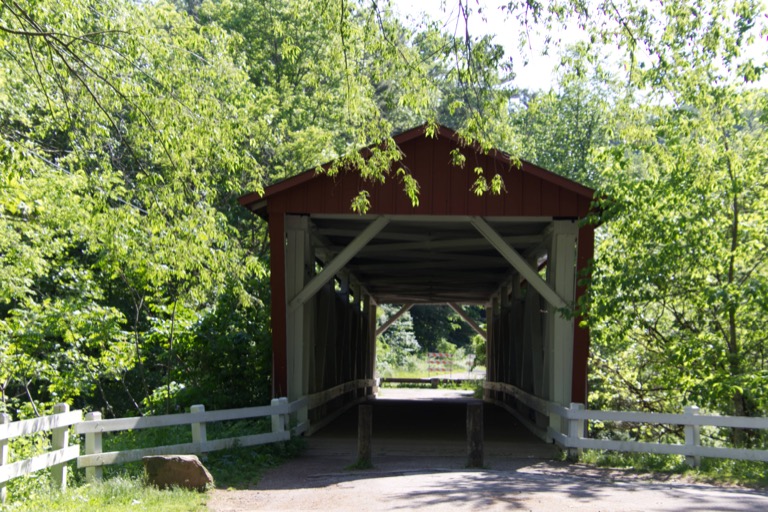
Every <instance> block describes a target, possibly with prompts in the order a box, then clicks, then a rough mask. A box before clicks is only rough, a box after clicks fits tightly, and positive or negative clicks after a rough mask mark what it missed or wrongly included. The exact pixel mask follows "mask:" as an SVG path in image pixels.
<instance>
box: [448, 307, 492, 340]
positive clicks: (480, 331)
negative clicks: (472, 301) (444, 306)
mask: <svg viewBox="0 0 768 512" xmlns="http://www.w3.org/2000/svg"><path fill="white" fill-rule="evenodd" d="M448 305H449V306H450V307H451V309H452V310H454V311H455V312H456V314H457V315H459V316H460V317H461V319H462V320H464V321H465V322H467V325H469V326H470V327H471V328H472V329H473V330H474V331H475V332H476V333H477V334H479V335H480V336H482V337H483V339H485V340H487V339H488V333H487V332H485V331H484V330H483V329H482V328H481V327H480V326H479V325H477V323H476V322H475V321H474V320H472V318H470V316H469V315H468V314H467V313H466V311H464V310H463V309H462V308H461V305H460V304H456V303H455V302H449V303H448Z"/></svg>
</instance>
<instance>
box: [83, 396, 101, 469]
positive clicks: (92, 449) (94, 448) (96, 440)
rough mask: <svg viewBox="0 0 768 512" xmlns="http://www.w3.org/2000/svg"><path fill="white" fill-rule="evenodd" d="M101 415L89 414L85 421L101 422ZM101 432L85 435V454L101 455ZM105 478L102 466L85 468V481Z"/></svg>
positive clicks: (96, 413)
mask: <svg viewBox="0 0 768 512" xmlns="http://www.w3.org/2000/svg"><path fill="white" fill-rule="evenodd" d="M99 420H101V413H100V412H98V411H94V412H89V413H87V414H86V415H85V421H99ZM101 435H102V434H101V432H88V433H87V434H85V454H86V455H93V454H95V453H101V450H102V446H101ZM102 476H104V469H103V468H102V467H101V466H89V467H87V468H85V481H86V482H96V481H99V480H101V478H102Z"/></svg>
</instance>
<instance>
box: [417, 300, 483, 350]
mask: <svg viewBox="0 0 768 512" xmlns="http://www.w3.org/2000/svg"><path fill="white" fill-rule="evenodd" d="M465 311H466V312H467V314H468V315H469V316H470V317H471V318H472V319H473V320H475V321H476V322H477V323H483V322H485V311H484V310H483V309H482V308H479V307H475V306H470V307H466V308H465ZM410 313H411V318H412V319H413V332H414V334H415V335H416V339H417V340H418V342H419V345H421V347H423V349H424V350H425V351H427V352H439V350H437V345H438V343H439V342H440V340H445V341H448V342H450V343H453V344H454V345H457V346H460V347H466V346H469V345H470V344H471V343H472V335H473V334H474V332H475V331H473V330H472V328H471V327H470V326H469V325H467V323H466V322H464V320H462V319H461V317H459V315H457V314H456V313H455V312H454V311H453V310H452V309H450V308H448V307H447V306H415V307H414V308H413V309H411V312H410Z"/></svg>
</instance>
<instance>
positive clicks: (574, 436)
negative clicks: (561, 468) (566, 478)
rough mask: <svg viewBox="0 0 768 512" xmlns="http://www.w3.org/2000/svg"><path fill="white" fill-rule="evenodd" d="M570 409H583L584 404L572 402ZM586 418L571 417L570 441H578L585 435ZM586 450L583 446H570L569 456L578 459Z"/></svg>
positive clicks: (569, 421)
mask: <svg viewBox="0 0 768 512" xmlns="http://www.w3.org/2000/svg"><path fill="white" fill-rule="evenodd" d="M570 409H571V410H572V411H583V410H584V404H577V403H573V402H571V407H570ZM585 423H586V420H579V419H569V420H568V441H576V440H578V439H582V438H583V437H584V432H585V428H584V426H585ZM583 452H584V450H583V449H582V448H568V458H569V459H571V460H578V459H579V457H581V454H582V453H583Z"/></svg>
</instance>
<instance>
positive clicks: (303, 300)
mask: <svg viewBox="0 0 768 512" xmlns="http://www.w3.org/2000/svg"><path fill="white" fill-rule="evenodd" d="M395 141H396V142H397V144H398V146H399V147H400V149H401V151H402V153H403V157H402V160H401V161H400V162H398V163H397V164H395V165H394V166H393V169H397V168H399V167H403V168H405V169H407V170H408V171H409V172H410V173H411V175H412V176H413V177H414V178H415V179H416V180H417V182H418V184H419V186H420V194H419V204H418V206H415V207H414V206H412V204H411V201H410V200H409V199H408V197H407V196H406V194H405V193H404V192H403V189H402V184H401V183H400V182H399V180H398V178H397V177H396V176H395V174H394V173H392V174H391V176H390V178H389V179H388V180H387V181H386V182H385V183H371V182H365V181H363V179H362V178H361V177H360V174H359V173H356V172H342V173H339V174H338V175H336V176H334V177H331V176H329V175H327V174H323V173H316V172H315V171H307V172H305V173H303V174H300V175H298V176H295V177H293V178H290V179H287V180H285V181H282V182H280V183H277V184H275V185H272V186H270V187H268V188H267V189H266V190H265V191H264V194H256V193H254V194H249V195H246V196H243V197H242V198H241V199H240V202H241V204H242V205H243V206H245V207H246V208H249V209H250V210H252V211H253V212H255V213H257V214H258V215H260V216H261V217H262V218H264V219H266V220H268V222H269V234H270V254H271V267H272V274H271V288H272V343H273V394H274V396H288V397H289V399H290V400H295V399H299V398H301V397H305V396H308V397H310V398H311V399H310V400H309V410H308V412H307V413H305V414H303V415H302V416H303V417H301V418H299V419H300V421H302V422H304V421H307V420H309V422H310V423H309V424H310V425H312V426H314V427H318V426H321V425H322V424H324V423H325V422H326V421H327V419H328V418H329V417H331V416H333V414H332V413H333V412H334V411H340V410H343V409H344V408H346V407H347V406H349V405H351V404H354V403H357V402H358V401H360V400H363V399H365V397H366V396H369V395H370V394H372V393H373V387H374V382H373V378H374V368H375V357H376V354H375V348H376V343H375V338H376V308H375V305H376V304H385V303H391V304H400V305H403V308H404V309H405V308H407V307H409V305H414V304H448V305H450V306H451V307H453V308H455V309H456V310H457V311H459V312H461V311H462V310H461V306H462V305H463V304H477V305H482V306H484V307H485V308H486V315H487V320H488V322H487V323H488V332H487V340H488V344H487V353H488V364H487V377H486V379H487V384H486V386H487V389H486V400H489V401H493V402H496V403H504V404H505V405H506V406H507V408H509V409H511V410H512V411H513V412H515V414H516V415H517V416H518V417H519V418H522V419H523V420H527V421H526V422H527V423H528V424H529V426H531V427H533V428H534V429H536V428H539V429H541V430H542V431H546V427H547V426H549V427H553V428H555V429H556V430H560V431H562V428H563V427H562V425H547V423H548V422H549V420H548V419H547V418H546V417H544V416H543V415H541V414H539V413H535V412H534V409H532V408H530V407H529V405H530V400H528V404H527V405H526V403H524V402H525V400H523V401H519V400H517V399H516V398H515V392H514V390H516V389H517V390H522V391H524V392H525V393H527V394H530V395H533V396H535V397H539V398H542V399H545V400H549V401H553V402H555V403H559V404H563V405H566V404H568V403H570V402H582V403H583V402H585V400H586V378H587V358H588V352H589V332H588V331H587V330H586V329H584V328H581V327H579V322H578V318H576V319H574V318H573V316H572V315H570V314H568V312H569V311H571V310H572V308H573V306H574V304H575V303H576V301H577V300H578V298H579V296H580V295H581V294H582V293H583V292H584V289H583V288H582V287H580V286H579V285H578V284H577V279H576V278H577V274H578V273H579V272H580V271H582V270H584V269H585V268H586V267H587V265H588V262H589V260H590V259H591V258H592V257H593V242H594V232H593V228H592V227H591V226H580V223H579V221H580V220H581V219H583V218H584V217H585V216H586V215H587V214H588V212H589V209H590V203H591V200H592V196H593V191H592V190H591V189H589V188H586V187H584V186H582V185H579V184H578V183H575V182H573V181H570V180H568V179H565V178H563V177H560V176H558V175H556V174H553V173H551V172H549V171H547V170H545V169H542V168H540V167H537V166H536V165H533V164H530V163H528V162H521V165H520V166H517V165H516V164H515V163H514V162H513V161H511V160H510V158H509V157H508V156H507V155H505V154H503V153H501V152H498V151H492V152H490V153H488V154H485V153H483V152H481V151H479V150H478V149H477V148H474V147H471V146H464V145H463V144H462V143H461V141H460V139H459V137H458V136H457V134H456V133H455V132H453V131H451V130H449V129H447V128H444V127H440V128H439V129H438V130H437V133H436V135H435V136H434V137H427V136H426V135H425V128H424V127H420V128H416V129H413V130H410V131H408V132H405V133H403V134H401V135H399V136H397V137H396V138H395ZM454 150H458V151H460V152H461V153H462V154H463V155H464V157H465V159H466V160H465V162H466V163H465V169H459V168H458V167H456V166H454V165H452V163H451V162H452V161H453V160H452V157H451V152H452V151H454ZM476 167H481V168H482V169H483V170H484V173H485V175H486V176H489V177H490V176H493V175H495V174H499V175H500V176H501V177H502V179H503V182H504V190H503V191H502V192H501V194H498V195H494V194H491V193H486V194H484V195H482V196H478V195H476V194H474V193H473V192H472V190H471V188H472V184H473V183H474V180H475V174H474V173H473V172H472V171H470V170H467V169H474V168H476ZM361 190H367V191H368V192H369V194H370V210H369V211H368V212H367V213H366V214H365V215H358V214H355V213H353V212H352V211H351V202H352V200H353V198H355V197H356V196H357V195H358V193H359V192H360V191H361ZM510 390H512V391H511V392H510ZM313 430H314V429H313Z"/></svg>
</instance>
